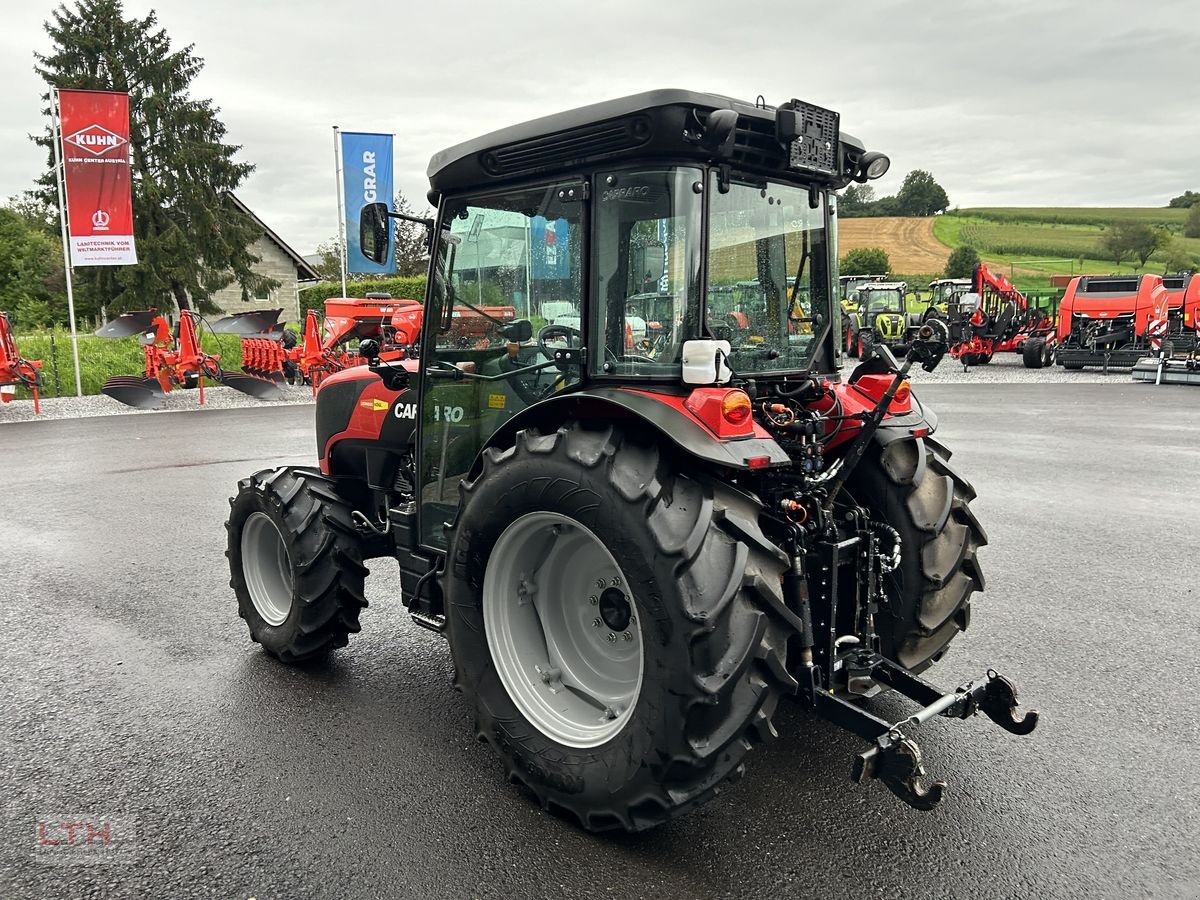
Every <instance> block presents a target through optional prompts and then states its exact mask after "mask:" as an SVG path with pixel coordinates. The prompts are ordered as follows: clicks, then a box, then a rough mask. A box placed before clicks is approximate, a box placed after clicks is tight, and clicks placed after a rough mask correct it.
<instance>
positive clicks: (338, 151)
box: [333, 125, 346, 297]
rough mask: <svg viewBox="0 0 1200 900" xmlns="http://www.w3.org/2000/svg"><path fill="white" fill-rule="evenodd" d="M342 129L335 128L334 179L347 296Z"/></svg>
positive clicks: (341, 259)
mask: <svg viewBox="0 0 1200 900" xmlns="http://www.w3.org/2000/svg"><path fill="white" fill-rule="evenodd" d="M340 137H341V129H339V128H338V127H337V126H336V125H334V126H333V177H334V181H335V182H336V189H337V208H338V261H339V263H340V269H341V276H342V296H343V297H345V296H346V208H345V204H344V202H343V200H342V142H341V141H340V140H339V138H340Z"/></svg>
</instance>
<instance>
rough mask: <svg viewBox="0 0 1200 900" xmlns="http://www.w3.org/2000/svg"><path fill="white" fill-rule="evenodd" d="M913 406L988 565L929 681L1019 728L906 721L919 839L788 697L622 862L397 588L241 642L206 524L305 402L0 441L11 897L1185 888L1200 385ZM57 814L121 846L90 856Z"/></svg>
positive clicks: (887, 703) (862, 893)
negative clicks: (913, 741) (937, 790)
mask: <svg viewBox="0 0 1200 900" xmlns="http://www.w3.org/2000/svg"><path fill="white" fill-rule="evenodd" d="M920 393H921V395H922V398H923V399H924V400H926V402H929V403H931V404H932V405H933V406H934V407H935V408H936V409H937V411H938V413H939V414H940V415H941V420H942V427H941V429H940V430H939V437H940V438H941V439H942V440H943V441H944V442H945V443H947V444H949V445H950V446H951V447H952V448H953V449H954V450H955V452H956V455H955V463H956V464H957V466H958V467H959V469H960V470H961V471H962V472H963V473H964V474H966V475H967V476H968V477H969V478H971V479H972V480H973V481H974V482H975V484H976V486H977V488H978V490H979V494H980V496H979V499H978V501H977V502H976V504H975V509H976V512H977V514H978V516H979V518H980V520H981V521H982V522H983V523H984V525H985V527H986V528H987V530H988V532H989V534H990V537H991V544H990V546H989V547H987V548H986V550H985V554H986V555H984V556H983V557H982V559H983V561H984V565H985V567H986V574H987V578H988V588H987V591H986V592H985V593H984V594H983V595H982V596H980V597H977V599H976V603H975V607H974V617H973V621H972V627H971V630H970V631H969V632H968V633H967V634H965V635H963V636H961V637H960V638H959V639H958V640H957V641H956V642H955V644H954V648H953V651H952V653H951V654H950V655H949V656H948V657H947V658H946V659H945V660H944V661H943V662H942V664H941V665H939V666H938V667H937V668H935V669H934V670H931V672H930V673H929V674H930V676H931V677H932V678H934V679H935V680H938V681H940V682H941V683H943V684H944V685H946V686H952V685H955V684H958V683H960V682H962V681H965V680H967V679H969V678H972V677H976V676H978V675H980V674H981V673H982V672H983V671H984V670H986V669H987V668H988V667H995V668H996V669H998V670H1000V671H1001V672H1003V673H1004V674H1006V675H1009V676H1010V677H1012V678H1013V679H1014V680H1015V681H1016V682H1017V683H1018V685H1019V686H1020V687H1021V690H1022V700H1023V701H1024V702H1025V703H1026V705H1028V706H1034V707H1037V708H1038V709H1040V710H1041V712H1042V715H1043V722H1042V726H1041V727H1040V728H1039V729H1038V730H1037V731H1036V732H1035V733H1034V734H1033V735H1031V736H1029V737H1024V738H1021V737H1014V736H1012V735H1009V734H1008V733H1006V732H1003V731H1001V730H1000V729H998V728H996V727H994V726H992V725H991V724H990V722H988V721H987V720H985V719H975V720H971V721H968V722H949V721H946V720H940V719H939V720H936V721H934V722H932V723H929V724H927V725H926V726H923V728H922V729H921V731H920V733H919V735H917V737H918V739H919V741H920V744H921V746H922V748H923V750H924V752H925V756H926V762H927V765H928V768H929V769H930V771H931V773H932V774H934V775H936V776H939V777H944V778H945V779H946V780H947V781H948V782H949V790H948V792H947V797H946V800H945V801H944V802H943V803H942V805H941V806H940V807H939V808H937V809H936V810H934V811H932V812H927V813H922V812H916V811H914V810H911V809H909V808H907V807H905V806H903V805H902V804H900V803H899V801H897V800H896V799H895V798H894V797H893V796H892V795H891V794H890V793H889V792H888V791H887V790H886V789H884V788H883V787H882V786H880V785H868V786H856V785H854V784H852V783H851V782H850V781H849V780H848V778H847V776H848V773H849V771H850V764H851V757H852V754H854V753H855V752H857V751H858V750H859V749H861V745H860V744H859V742H858V741H857V740H856V739H854V738H852V737H851V736H849V735H848V734H845V733H842V732H840V731H839V730H837V729H836V728H834V727H832V726H830V725H828V724H825V723H824V722H822V721H819V720H817V719H815V718H813V717H811V716H810V715H808V714H806V713H804V712H802V711H800V710H798V709H796V708H795V707H794V706H791V705H789V706H788V707H787V708H786V709H785V711H784V713H783V714H782V716H780V718H779V720H778V725H779V727H780V731H781V732H782V735H783V737H782V739H781V740H779V741H777V742H775V743H774V744H773V745H771V746H770V747H769V748H767V749H765V750H763V751H755V752H754V753H752V754H751V756H750V757H748V760H747V762H748V772H747V776H746V777H745V778H744V779H743V780H742V781H741V782H740V783H738V784H737V785H736V786H734V787H732V788H730V789H729V790H728V791H726V792H725V793H723V794H722V795H721V796H720V797H719V798H718V799H717V800H716V801H715V802H713V803H711V804H710V805H708V806H707V807H705V808H704V809H702V810H701V811H699V812H698V813H696V814H694V815H692V816H690V817H687V818H684V819H682V820H680V821H678V822H675V823H672V824H669V825H667V826H664V827H662V828H659V829H658V830H656V831H653V832H651V833H648V834H644V835H640V836H624V835H622V836H618V837H612V836H608V837H594V836H591V835H588V834H586V833H584V832H582V831H580V830H579V829H577V828H576V827H574V826H573V825H571V824H569V823H567V822H565V821H562V820H560V819H557V818H555V817H553V816H551V815H548V814H546V813H543V812H542V811H541V810H540V809H538V808H537V807H535V806H534V805H533V804H532V803H531V802H530V801H529V800H528V799H527V797H526V796H524V795H523V794H522V793H520V792H519V791H518V790H517V789H515V788H513V787H510V786H508V785H507V784H505V783H504V782H503V779H502V777H501V772H500V766H499V764H498V762H497V761H496V760H495V759H494V758H493V756H492V754H491V752H490V751H489V750H488V748H487V747H486V746H485V745H481V744H477V743H476V742H475V741H474V740H473V739H472V737H471V727H470V725H471V723H470V717H469V714H468V710H467V708H466V706H465V704H464V702H463V700H462V699H461V698H460V697H459V695H457V694H455V693H454V692H453V691H452V689H451V686H450V674H451V664H450V657H449V652H448V649H447V647H446V646H445V644H444V643H443V641H442V640H441V638H439V637H438V636H436V635H433V634H431V633H429V632H427V631H423V630H421V629H419V628H417V627H416V626H415V625H413V624H412V623H411V622H410V621H408V620H407V617H406V615H405V614H404V613H403V610H402V609H401V607H400V606H399V604H398V602H397V599H396V596H397V590H398V579H397V578H396V577H395V576H394V574H393V572H392V571H391V567H390V566H389V565H388V564H387V562H386V561H383V560H379V561H376V562H374V563H373V564H372V570H373V574H372V576H371V578H370V579H369V580H368V597H369V599H370V602H371V608H370V609H369V610H367V611H366V612H365V613H364V615H363V626H364V628H363V632H362V634H360V635H358V636H357V637H356V638H355V639H354V640H352V641H351V645H350V647H349V648H347V649H346V650H342V651H340V652H339V653H337V654H336V655H335V656H334V658H333V659H332V660H331V661H330V662H328V663H326V664H322V665H318V666H314V667H310V668H308V669H289V668H287V667H284V666H282V665H280V664H278V663H275V662H274V661H272V660H271V659H269V658H268V657H266V656H265V655H263V654H262V653H261V652H260V651H259V650H258V649H257V648H256V647H255V646H254V645H252V644H251V643H250V641H249V639H248V637H247V635H246V630H245V627H244V625H243V623H242V621H241V620H240V619H239V618H238V617H237V615H236V612H235V607H234V601H233V597H232V594H231V591H230V590H229V588H228V586H227V582H228V575H227V572H226V570H225V559H224V556H223V551H224V541H225V536H224V531H223V529H222V522H223V520H224V517H225V511H226V509H227V504H226V498H227V497H228V496H229V495H230V494H231V493H232V489H233V487H234V484H235V483H236V481H237V479H238V478H239V477H242V476H244V475H245V474H248V473H249V472H251V471H252V470H254V469H256V468H259V467H265V466H275V465H282V464H288V463H296V464H309V463H310V462H311V459H312V456H313V439H312V433H311V424H312V423H311V419H312V408H311V407H290V408H272V409H243V410H229V411H207V412H197V413H179V414H165V415H158V416H134V417H109V418H97V419H89V420H79V421H56V422H38V423H29V424H12V425H5V426H3V427H0V635H2V638H3V649H2V650H0V654H2V655H0V685H2V695H0V698H2V699H0V780H2V788H3V807H2V811H3V814H4V818H3V819H2V820H0V897H2V898H6V900H7V898H32V897H39V898H40V897H46V898H75V897H105V898H109V897H164V898H186V897H218V898H238V897H241V898H247V897H256V898H259V900H262V898H268V897H282V898H308V897H313V898H360V897H362V898H381V897H422V898H441V897H512V898H538V897H547V898H558V897H615V898H626V897H653V898H709V897H752V896H771V897H773V896H779V897H822V898H836V897H847V898H873V897H881V898H882V897H887V898H897V897H912V898H927V897H962V898H968V897H969V898H985V897H986V898H990V897H1014V898H1015V897H1055V898H1057V897H1080V898H1109V897H1111V898H1134V897H1164V898H1166V897H1171V898H1175V897H1178V898H1185V897H1188V898H1195V897H1197V896H1200V849H1198V848H1200V767H1198V766H1197V758H1198V757H1200V724H1198V721H1197V715H1196V704H1197V696H1200V664H1198V663H1197V638H1198V637H1200V556H1198V555H1197V551H1196V546H1197V538H1198V537H1200V515H1198V509H1200V390H1198V389H1196V388H1189V387H1174V386H1168V387H1160V388H1154V387H1153V386H1149V385H1134V384H1130V383H1128V382H1124V381H1123V380H1122V382H1115V381H1114V382H1112V383H1109V384H1104V385H1092V384H1087V385H1084V384H1079V385H1059V384H1056V385H1037V384H1031V385H1015V384H1006V385H999V384H976V385H930V386H926V387H922V388H921V389H920ZM875 705H876V708H877V710H881V711H883V712H885V713H892V714H897V715H898V714H899V711H900V709H901V707H900V706H899V704H897V703H895V702H894V701H891V700H883V701H876V704H875ZM39 822H40V823H41V824H42V827H43V830H42V833H41V834H40V835H39V832H38V823H39ZM74 822H81V823H82V822H88V823H96V824H95V827H96V829H97V830H98V829H100V828H101V827H102V826H103V824H104V823H109V825H110V834H111V833H112V830H115V831H116V832H117V833H118V834H121V835H124V836H132V837H133V841H132V843H130V844H126V845H125V846H126V847H127V848H128V849H127V850H126V851H125V852H124V853H123V854H122V855H119V856H116V855H110V856H106V857H101V858H100V859H95V858H93V857H91V856H88V855H87V854H86V852H85V850H86V848H78V847H72V846H67V845H65V842H66V837H67V834H68V831H67V829H65V828H64V827H63V824H64V823H68V824H69V823H74ZM97 833H99V831H98V832H97ZM75 834H76V837H77V838H78V839H80V840H81V839H82V834H83V832H81V831H78V830H76V832H75ZM52 840H59V842H60V843H59V844H58V845H51V844H49V843H48V842H49V841H52ZM99 840H100V838H97V841H99Z"/></svg>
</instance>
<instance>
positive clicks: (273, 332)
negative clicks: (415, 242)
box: [213, 294, 516, 391]
mask: <svg viewBox="0 0 1200 900" xmlns="http://www.w3.org/2000/svg"><path fill="white" fill-rule="evenodd" d="M282 312H283V310H281V309H277V310H263V311H262V312H260V313H249V314H246V315H243V316H229V317H227V318H224V319H221V320H219V321H218V322H216V323H215V324H214V325H213V330H214V331H216V332H218V333H237V334H242V335H243V337H242V370H243V371H244V372H247V373H249V374H251V375H254V376H257V377H260V378H266V379H270V380H271V381H274V382H287V383H289V384H310V385H312V386H313V390H314V391H315V390H316V388H317V387H318V386H319V385H320V383H321V381H322V380H323V379H325V378H326V377H328V376H329V375H331V374H333V373H334V372H340V371H342V370H343V369H348V368H350V367H352V366H359V365H363V364H364V363H365V360H363V359H362V357H360V356H359V355H358V343H359V342H360V341H363V340H367V339H370V340H374V341H377V342H378V343H379V347H380V353H379V356H380V358H381V359H382V360H384V361H385V362H395V361H398V360H401V359H413V358H416V357H417V356H418V345H419V341H420V334H421V323H422V320H423V312H424V307H423V306H422V305H421V303H419V302H418V301H416V300H404V299H393V298H392V297H390V296H388V295H379V294H368V295H367V296H366V297H335V298H332V299H330V300H326V301H325V316H324V321H322V317H321V314H320V313H319V312H317V311H316V310H315V309H310V310H309V311H308V314H307V315H306V316H305V319H304V330H303V333H302V334H301V335H300V338H299V340H297V338H296V336H295V335H294V334H293V333H292V332H290V331H286V330H284V329H283V328H282V326H280V325H279V324H278V319H279V315H280V313H282ZM515 319H516V309H514V308H513V307H511V306H488V307H482V308H477V307H471V306H468V305H459V306H456V307H455V308H454V310H453V312H452V314H451V322H450V327H449V333H450V334H451V335H453V336H454V339H455V340H457V341H458V342H459V343H460V344H462V345H463V346H464V347H469V346H471V345H472V344H473V343H475V342H477V341H478V340H480V339H485V338H486V335H487V334H488V332H489V329H490V328H491V327H492V326H491V324H489V320H490V322H491V323H494V322H500V323H501V324H507V323H509V322H512V321H513V320H515ZM251 326H254V327H253V328H252V327H251ZM251 331H254V332H256V333H254V334H252V335H251V334H250V332H251Z"/></svg>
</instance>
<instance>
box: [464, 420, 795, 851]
mask: <svg viewBox="0 0 1200 900" xmlns="http://www.w3.org/2000/svg"><path fill="white" fill-rule="evenodd" d="M758 512H759V506H758V504H757V503H756V502H755V501H753V500H751V499H749V498H747V497H746V496H744V495H742V494H740V493H738V492H736V491H734V490H733V489H731V488H729V487H727V486H725V485H722V484H719V483H716V482H712V481H709V480H708V479H705V478H704V477H703V476H702V475H700V474H699V473H689V472H687V471H686V469H682V470H681V468H680V466H679V465H678V463H677V462H676V461H674V460H668V459H667V458H665V457H664V456H663V455H661V454H660V451H659V449H658V448H657V446H655V445H654V444H647V443H643V442H640V441H638V440H636V439H635V438H634V437H633V436H632V435H630V434H626V433H623V432H621V431H619V430H617V429H614V428H612V427H606V428H604V429H602V430H595V431H591V430H586V429H585V428H584V427H583V426H582V425H580V424H570V425H567V426H564V427H562V428H560V429H559V430H558V431H557V432H556V433H553V434H545V435H543V434H539V433H537V432H535V431H523V432H521V433H520V434H519V435H518V436H517V441H516V446H515V447H513V448H510V449H507V450H498V449H494V448H493V449H490V450H487V451H485V455H484V463H483V470H482V472H481V474H480V475H479V476H478V477H477V478H475V480H474V481H472V482H470V483H469V484H468V485H466V486H465V491H464V496H463V501H462V505H461V507H460V509H459V514H458V517H457V519H456V522H455V527H454V533H453V538H452V542H451V547H450V554H449V557H448V559H449V565H448V570H447V572H446V575H445V580H444V587H445V597H446V609H447V622H448V635H449V638H450V647H451V651H452V653H453V656H454V661H455V667H456V671H457V681H456V684H457V686H458V687H459V689H460V690H462V692H463V693H464V694H465V695H466V697H467V699H468V700H469V701H470V702H471V703H472V704H473V705H474V707H475V729H476V734H477V736H478V737H479V738H480V739H481V740H486V741H487V742H488V743H489V744H490V745H491V746H492V748H493V749H494V750H495V751H496V752H497V754H498V755H499V756H500V759H501V761H502V763H503V765H504V768H505V771H506V773H507V775H508V777H509V778H510V780H512V781H515V782H519V783H521V784H523V785H525V786H526V787H527V788H528V789H529V790H530V791H531V792H532V793H533V794H534V796H535V797H536V798H537V800H538V801H539V802H540V803H541V805H542V806H543V807H544V808H546V809H551V810H555V811H563V812H568V813H570V814H571V815H572V816H574V817H575V818H576V819H577V820H578V821H579V822H580V824H581V825H582V826H583V827H584V828H586V829H588V830H592V831H600V830H606V829H612V828H624V829H625V830H628V831H640V830H643V829H646V828H650V827H652V826H654V825H657V824H659V823H661V822H664V821H667V820H668V819H671V818H674V817H675V816H678V815H680V814H682V813H684V812H686V811H688V810H691V809H693V808H695V807H696V806H698V805H700V804H701V803H703V802H705V801H707V800H709V799H711V798H712V797H713V796H714V795H715V794H716V793H717V792H718V791H719V790H720V788H721V786H722V785H723V784H724V783H725V782H726V781H728V780H730V779H732V778H734V777H736V776H738V775H740V774H741V772H742V769H743V763H742V758H743V757H744V756H745V754H746V752H747V751H748V750H749V749H750V747H751V746H752V745H753V744H755V743H758V742H760V741H763V740H766V739H768V738H770V737H773V736H774V735H775V731H774V728H773V726H772V724H771V719H772V716H773V714H774V711H775V706H776V702H777V701H778V698H779V695H780V694H781V693H783V692H785V691H791V690H794V688H795V682H794V680H792V678H791V677H790V676H789V675H788V674H787V670H786V646H787V639H788V637H789V636H790V635H791V634H793V633H794V632H793V629H792V622H794V618H793V617H792V616H791V614H790V613H788V611H787V609H786V607H785V606H784V604H783V597H782V588H781V576H782V574H783V571H784V569H785V567H786V560H785V559H784V557H783V555H782V554H781V553H780V551H779V550H778V549H777V548H775V547H774V546H773V545H772V544H771V543H770V542H769V541H767V539H766V538H765V537H764V536H763V534H762V532H761V531H760V530H759V527H758V524H757V518H758ZM538 528H541V530H542V533H541V534H540V535H539V534H538V533H537V529H538ZM556 529H557V531H556ZM559 542H566V544H567V545H568V546H567V550H569V552H566V551H564V553H563V554H562V556H561V560H560V561H559V562H555V558H556V553H557V551H556V550H555V549H554V547H555V546H556V545H557V544H558V543H559ZM567 562H570V563H571V564H570V565H567V564H566V563H567ZM593 570H595V571H593ZM614 579H616V581H617V584H615V585H614V584H613V580H614ZM600 580H604V581H606V582H607V583H608V587H607V588H601V587H597V585H598V583H599V581H600ZM626 588H627V589H628V593H625V589H626ZM606 593H610V594H612V596H610V597H607V598H606V597H605V594H606ZM617 593H619V594H621V598H624V599H623V601H622V602H625V603H627V604H628V615H629V617H630V618H631V619H633V620H634V621H633V622H632V624H630V625H629V627H628V629H627V630H626V631H619V630H618V629H617V628H616V627H615V626H616V625H624V624H626V622H625V620H624V618H623V614H622V615H621V616H620V617H622V621H621V622H616V621H615V620H614V621H609V614H610V613H611V612H612V610H613V608H614V607H620V606H621V605H622V603H621V602H618V601H621V598H618V597H617V596H616V594H617ZM576 594H578V595H576ZM593 598H594V599H595V600H596V603H595V604H593V603H592V602H591V601H592V599H593ZM505 602H507V603H508V604H510V606H511V609H509V610H507V611H505V610H504V609H503V608H502V607H501V606H500V605H499V604H503V603H505ZM523 602H524V603H526V604H528V605H527V607H525V608H524V609H523V610H522V609H521V608H520V607H521V604H522V603H523ZM606 605H607V611H606ZM618 612H619V610H618ZM534 619H537V620H538V622H540V629H539V628H537V627H534ZM595 620H599V621H600V622H601V625H599V626H595V625H594V621H595ZM559 622H573V623H575V624H574V626H572V627H570V628H567V629H566V630H563V629H562V628H561V627H560V625H559V624H557V623H559ZM514 623H516V624H514ZM522 623H523V624H522ZM629 632H632V635H633V636H632V637H631V638H629V639H627V638H625V636H624V635H625V633H629ZM514 634H515V635H516V637H515V638H513V635H514ZM609 634H612V635H613V638H612V639H611V643H610V642H609V638H608V635H609ZM593 635H594V636H595V639H596V640H595V646H592V643H591V641H590V639H591V638H592V636H593ZM543 636H544V637H543ZM505 642H508V643H509V645H510V646H509V647H508V648H507V649H504V648H503V647H501V648H500V649H498V645H502V644H504V643H505ZM559 643H567V644H569V645H570V647H571V648H572V653H574V655H575V657H576V658H574V659H571V658H568V657H569V654H561V653H560V654H559V655H558V658H555V656H554V652H553V648H552V645H556V644H559ZM513 645H516V646H517V647H518V649H517V650H516V651H514V649H513ZM605 646H610V647H612V648H613V655H612V659H608V658H607V657H606V656H605V654H604V653H603V648H604V647H605ZM579 648H582V649H579ZM622 654H624V658H625V659H626V664H625V666H624V668H622V667H621V666H620V665H614V660H617V659H618V657H620V656H621V655H622ZM564 660H565V662H564ZM573 668H574V669H575V670H578V671H579V672H583V673H584V674H582V675H579V674H572V669H573ZM589 668H590V669H591V670H592V671H596V670H601V669H603V670H604V672H603V673H604V674H605V676H606V680H605V679H595V678H592V677H591V676H590V675H589V674H588V673H587V672H585V671H584V670H585V669H589ZM639 669H640V670H639ZM605 685H611V691H610V693H609V694H605V690H606V687H605ZM614 695H615V696H617V697H618V702H617V703H616V704H613V706H612V708H611V709H610V708H609V706H608V704H609V698H610V697H611V696H614ZM622 702H627V704H628V705H627V706H626V707H621V706H620V703H622ZM589 706H590V707H591V713H592V718H591V721H590V722H589V720H588V718H587V716H586V714H585V713H586V711H587V710H588V708H589Z"/></svg>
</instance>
